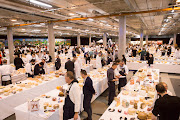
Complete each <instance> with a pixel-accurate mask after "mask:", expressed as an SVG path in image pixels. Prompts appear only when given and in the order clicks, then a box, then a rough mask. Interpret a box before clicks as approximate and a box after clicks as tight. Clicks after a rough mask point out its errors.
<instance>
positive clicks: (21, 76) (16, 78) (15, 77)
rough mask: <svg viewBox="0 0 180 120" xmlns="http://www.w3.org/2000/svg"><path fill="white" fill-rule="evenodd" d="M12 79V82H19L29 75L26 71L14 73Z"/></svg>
mask: <svg viewBox="0 0 180 120" xmlns="http://www.w3.org/2000/svg"><path fill="white" fill-rule="evenodd" d="M11 79H12V83H16V82H19V81H23V80H26V79H27V75H26V74H25V73H20V74H18V75H13V76H12V77H11Z"/></svg>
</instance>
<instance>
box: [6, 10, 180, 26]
mask: <svg viewBox="0 0 180 120" xmlns="http://www.w3.org/2000/svg"><path fill="white" fill-rule="evenodd" d="M171 10H176V11H177V10H180V7H174V8H165V9H156V10H148V11H139V12H128V13H121V14H111V15H100V16H92V17H81V18H72V19H65V20H54V21H48V22H38V23H28V24H19V25H12V26H3V27H19V26H27V25H34V24H40V23H51V22H54V23H55V22H67V21H77V20H86V19H89V18H91V19H95V18H106V17H116V16H128V15H137V14H144V13H154V12H166V11H171Z"/></svg>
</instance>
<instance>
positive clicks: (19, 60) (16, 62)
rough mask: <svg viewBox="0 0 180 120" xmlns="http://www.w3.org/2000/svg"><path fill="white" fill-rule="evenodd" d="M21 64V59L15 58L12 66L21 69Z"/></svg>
mask: <svg viewBox="0 0 180 120" xmlns="http://www.w3.org/2000/svg"><path fill="white" fill-rule="evenodd" d="M22 64H24V62H23V61H22V59H21V58H19V57H17V58H15V59H14V65H15V66H20V67H22Z"/></svg>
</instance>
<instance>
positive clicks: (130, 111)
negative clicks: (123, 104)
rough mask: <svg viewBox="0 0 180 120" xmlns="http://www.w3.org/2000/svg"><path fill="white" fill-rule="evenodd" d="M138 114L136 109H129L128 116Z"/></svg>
mask: <svg viewBox="0 0 180 120" xmlns="http://www.w3.org/2000/svg"><path fill="white" fill-rule="evenodd" d="M135 113H136V109H134V108H129V109H128V114H129V115H134V114H135Z"/></svg>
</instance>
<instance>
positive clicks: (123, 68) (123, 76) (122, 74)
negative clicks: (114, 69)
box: [118, 60, 129, 92]
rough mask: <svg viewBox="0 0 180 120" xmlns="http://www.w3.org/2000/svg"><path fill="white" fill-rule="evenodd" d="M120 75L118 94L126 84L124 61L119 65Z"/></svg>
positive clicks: (126, 71)
mask: <svg viewBox="0 0 180 120" xmlns="http://www.w3.org/2000/svg"><path fill="white" fill-rule="evenodd" d="M119 65H120V71H119V73H120V75H121V77H120V78H119V85H118V91H119V92H120V91H121V87H124V86H125V85H126V84H127V78H126V75H128V72H129V70H128V67H127V65H125V64H124V61H123V60H121V61H120V63H119Z"/></svg>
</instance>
